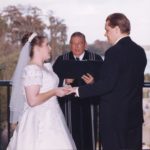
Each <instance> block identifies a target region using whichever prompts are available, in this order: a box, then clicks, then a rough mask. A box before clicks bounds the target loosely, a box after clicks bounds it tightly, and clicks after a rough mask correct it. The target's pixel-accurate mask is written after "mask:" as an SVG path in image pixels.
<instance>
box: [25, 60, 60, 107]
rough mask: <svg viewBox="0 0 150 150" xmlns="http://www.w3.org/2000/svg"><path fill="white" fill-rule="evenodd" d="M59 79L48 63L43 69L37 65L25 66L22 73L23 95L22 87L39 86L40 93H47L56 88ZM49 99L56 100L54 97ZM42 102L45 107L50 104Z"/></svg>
mask: <svg viewBox="0 0 150 150" xmlns="http://www.w3.org/2000/svg"><path fill="white" fill-rule="evenodd" d="M58 83H59V79H58V77H57V75H56V74H55V73H54V72H53V69H52V66H51V64H50V63H47V64H45V65H44V66H43V67H40V66H38V65H33V64H32V65H31V64H30V65H27V66H26V67H25V69H24V72H23V93H24V94H25V90H24V87H27V86H31V85H40V93H44V92H47V91H49V90H51V89H53V88H56V87H57V86H58ZM50 99H56V97H55V96H53V97H51V98H50ZM48 101H49V100H48ZM48 101H46V102H44V103H43V105H46V104H48V103H50V102H48Z"/></svg>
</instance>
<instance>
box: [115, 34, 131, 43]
mask: <svg viewBox="0 0 150 150" xmlns="http://www.w3.org/2000/svg"><path fill="white" fill-rule="evenodd" d="M125 37H128V35H126V36H123V37H120V38H118V39H117V40H116V42H115V43H114V44H113V45H115V44H117V43H118V42H119V41H120V40H121V39H122V38H125Z"/></svg>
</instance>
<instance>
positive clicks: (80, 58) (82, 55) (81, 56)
mask: <svg viewBox="0 0 150 150" xmlns="http://www.w3.org/2000/svg"><path fill="white" fill-rule="evenodd" d="M84 54H85V52H83V53H82V54H81V55H80V56H79V57H78V58H79V60H83V57H84ZM73 57H74V58H75V59H76V58H77V56H75V55H73Z"/></svg>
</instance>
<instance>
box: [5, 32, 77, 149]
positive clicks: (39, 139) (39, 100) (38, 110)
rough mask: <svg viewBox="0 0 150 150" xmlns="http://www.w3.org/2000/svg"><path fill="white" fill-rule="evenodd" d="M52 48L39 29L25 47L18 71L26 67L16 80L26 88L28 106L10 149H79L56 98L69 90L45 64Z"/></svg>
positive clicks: (23, 90)
mask: <svg viewBox="0 0 150 150" xmlns="http://www.w3.org/2000/svg"><path fill="white" fill-rule="evenodd" d="M50 51H51V48H50V47H49V44H48V40H47V38H46V37H44V36H39V35H37V34H36V33H32V34H31V36H30V37H29V38H28V41H27V42H26V44H25V45H24V47H23V48H22V51H21V54H20V55H22V56H21V57H20V58H19V59H21V60H19V61H18V63H19V64H17V66H19V67H18V69H17V70H16V72H15V75H16V76H17V77H18V74H20V73H19V72H20V71H21V70H23V71H22V73H21V74H20V77H18V78H17V80H16V82H15V84H17V86H18V87H20V88H22V93H23V95H24V97H25V103H24V110H23V114H22V116H21V118H20V120H19V123H18V125H17V127H16V129H15V131H14V134H13V137H12V138H11V140H10V142H9V145H8V147H7V150H76V146H75V144H74V141H73V139H72V137H71V135H70V133H69V131H68V128H67V125H66V122H65V119H64V116H63V114H62V111H61V109H60V107H59V104H58V102H57V98H56V96H59V97H62V96H65V95H66V94H67V93H68V90H67V88H63V87H61V88H58V87H57V85H58V82H59V80H58V77H57V76H56V74H55V73H54V72H53V70H52V67H51V66H48V67H46V66H44V65H43V64H44V61H45V60H47V59H49V58H50ZM29 56H30V59H29ZM28 60H29V61H28ZM22 68H23V69H22ZM15 75H14V76H15ZM19 78H20V79H21V80H19ZM18 92H19V91H18ZM18 107H19V106H18Z"/></svg>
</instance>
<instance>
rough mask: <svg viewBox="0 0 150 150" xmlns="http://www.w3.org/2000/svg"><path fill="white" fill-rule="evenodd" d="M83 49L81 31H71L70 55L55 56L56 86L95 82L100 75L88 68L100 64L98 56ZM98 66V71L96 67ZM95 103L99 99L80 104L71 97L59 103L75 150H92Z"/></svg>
mask: <svg viewBox="0 0 150 150" xmlns="http://www.w3.org/2000/svg"><path fill="white" fill-rule="evenodd" d="M86 47H87V43H86V38H85V35H84V34H83V33H81V32H74V33H73V34H72V35H71V38H70V52H68V53H65V54H64V55H61V56H59V57H58V58H57V59H56V61H55V63H54V65H53V69H54V71H55V73H56V74H57V75H58V77H59V79H60V83H59V85H60V86H65V85H71V86H82V85H85V84H93V83H94V82H95V81H96V80H98V78H97V76H98V74H99V73H100V72H96V71H98V70H99V69H97V68H96V67H94V65H93V66H92V67H91V68H92V70H94V71H93V72H95V74H94V73H93V74H92V72H90V67H89V66H88V65H89V64H90V65H91V64H92V62H98V65H101V64H102V62H103V60H102V58H101V56H99V55H97V54H95V53H93V52H90V51H88V50H86ZM75 61H76V62H75ZM79 61H80V62H79ZM64 62H67V63H65V66H63V65H64ZM82 62H83V63H82ZM86 62H90V63H89V64H88V63H86ZM80 64H82V65H85V67H84V68H83V66H82V68H81V65H80ZM77 65H78V67H77ZM74 66H75V67H74ZM95 66H96V65H95ZM98 67H99V68H100V66H98ZM69 68H72V69H69ZM74 68H77V69H74ZM88 68H89V70H88ZM83 70H85V73H84V75H82V74H81V71H83ZM69 74H70V75H69ZM72 74H73V75H72ZM98 100H99V97H90V98H88V100H87V98H86V100H85V101H84V100H80V98H76V97H75V96H74V95H69V96H66V97H64V98H61V99H60V100H59V103H60V106H61V108H62V111H63V113H64V115H65V118H66V121H67V124H68V127H69V129H70V131H71V133H72V136H73V139H74V141H75V143H76V146H77V149H78V150H85V149H86V150H95V149H96V138H97V135H98V134H97V129H98V126H97V125H98V121H97V117H96V116H97V113H98V109H99V108H98Z"/></svg>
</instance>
